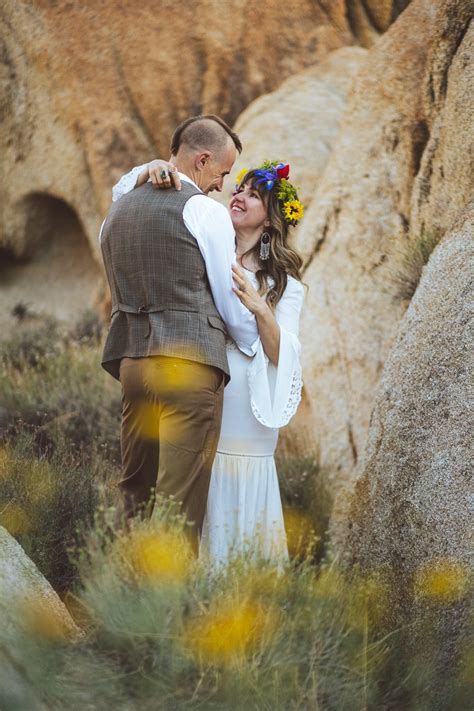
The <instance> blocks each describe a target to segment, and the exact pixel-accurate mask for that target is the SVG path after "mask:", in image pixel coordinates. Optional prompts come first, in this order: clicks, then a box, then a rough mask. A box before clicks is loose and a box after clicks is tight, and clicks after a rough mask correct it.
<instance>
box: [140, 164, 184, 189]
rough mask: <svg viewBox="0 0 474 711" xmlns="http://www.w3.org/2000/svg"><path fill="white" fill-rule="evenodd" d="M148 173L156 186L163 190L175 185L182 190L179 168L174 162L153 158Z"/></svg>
mask: <svg viewBox="0 0 474 711" xmlns="http://www.w3.org/2000/svg"><path fill="white" fill-rule="evenodd" d="M148 173H149V178H150V180H151V183H152V185H153V187H154V188H159V189H160V190H161V189H167V188H172V187H174V188H176V190H181V180H180V179H179V175H178V169H177V168H176V166H174V165H173V163H169V162H168V161H166V160H160V159H156V160H152V161H151V162H150V163H148Z"/></svg>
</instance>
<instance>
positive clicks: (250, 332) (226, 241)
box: [99, 163, 260, 356]
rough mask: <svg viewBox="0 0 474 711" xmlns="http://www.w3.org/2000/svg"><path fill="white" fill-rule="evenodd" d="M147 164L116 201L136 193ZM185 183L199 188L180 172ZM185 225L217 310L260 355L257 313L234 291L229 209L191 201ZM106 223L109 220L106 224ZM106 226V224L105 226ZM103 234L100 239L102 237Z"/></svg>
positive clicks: (121, 187) (120, 188)
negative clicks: (255, 314)
mask: <svg viewBox="0 0 474 711" xmlns="http://www.w3.org/2000/svg"><path fill="white" fill-rule="evenodd" d="M147 165H148V164H147V163H145V164H144V165H139V166H136V167H135V168H133V169H132V170H131V171H130V172H129V173H127V174H126V175H124V176H122V178H121V179H120V180H119V182H118V183H117V184H116V185H114V187H113V189H112V200H113V201H114V202H115V201H116V200H118V199H119V198H120V197H122V195H124V194H125V193H127V192H130V190H133V188H134V187H135V184H136V182H137V178H138V176H139V174H140V173H141V172H142V171H143V170H144V169H145V168H146V167H147ZM179 177H180V180H181V181H182V182H186V183H190V184H191V185H193V186H194V187H195V188H196V189H197V190H199V188H198V186H197V185H196V184H195V183H194V182H193V181H192V180H191V178H188V176H187V175H184V174H183V173H179ZM183 220H184V224H185V225H186V227H187V228H188V230H189V231H190V232H191V234H192V235H193V237H194V238H195V239H196V242H197V244H198V247H199V250H200V252H201V254H202V257H203V259H204V262H205V264H206V271H207V276H208V279H209V284H210V287H211V291H212V296H213V298H214V302H215V305H216V308H217V310H218V312H219V314H220V315H221V318H222V320H223V321H224V323H225V325H226V327H227V330H228V332H229V334H230V336H231V337H232V338H233V340H234V341H235V343H236V345H237V346H238V348H239V349H240V350H241V351H242V352H243V353H245V354H246V355H248V356H253V355H255V353H256V352H257V348H258V345H259V342H260V338H259V334H258V328H257V322H256V319H255V316H254V314H253V313H252V312H251V311H249V309H247V307H246V306H244V305H243V304H242V302H241V301H240V300H239V298H238V297H237V296H236V295H235V294H234V292H233V291H232V287H233V286H234V281H233V279H232V264H234V263H235V261H236V258H235V232H234V228H233V226H232V221H231V219H230V216H229V213H228V211H227V209H226V208H225V207H224V206H223V205H221V204H220V203H218V202H216V201H215V200H213V199H212V198H210V197H208V196H207V195H205V194H204V193H201V194H200V195H193V196H192V197H190V198H189V200H188V201H187V202H186V205H185V206H184V210H183ZM104 222H105V221H104ZM102 227H103V224H102ZM102 227H101V229H100V233H99V240H100V237H101V234H102Z"/></svg>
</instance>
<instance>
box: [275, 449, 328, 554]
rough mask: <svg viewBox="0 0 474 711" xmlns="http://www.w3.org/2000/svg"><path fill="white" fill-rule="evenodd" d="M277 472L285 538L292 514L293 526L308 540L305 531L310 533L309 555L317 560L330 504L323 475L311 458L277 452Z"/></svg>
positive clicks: (326, 528)
mask: <svg viewBox="0 0 474 711" xmlns="http://www.w3.org/2000/svg"><path fill="white" fill-rule="evenodd" d="M277 471H278V478H279V482H280V491H281V497H282V503H283V510H284V513H285V520H286V525H287V533H288V535H289V538H291V531H290V530H288V529H289V527H290V526H291V521H293V520H294V519H295V517H296V521H298V520H300V521H301V523H300V524H299V525H298V526H297V527H298V529H300V534H301V535H302V536H303V538H304V539H308V535H307V534H308V533H309V538H311V535H312V536H313V538H314V545H313V546H312V551H313V556H314V557H315V559H316V560H321V559H322V557H323V555H324V552H325V549H326V543H327V540H326V536H327V531H328V528H329V519H330V517H331V511H332V505H333V499H332V496H331V492H330V490H329V487H328V484H327V480H326V477H324V475H323V472H322V471H321V468H320V466H319V463H318V462H317V461H316V459H314V458H313V457H303V458H297V457H288V456H285V455H280V456H278V457H277ZM305 528H310V529H311V531H312V534H311V533H310V532H309V531H308V532H307V534H305V531H304V529H305ZM301 529H303V530H301ZM290 544H291V541H290ZM303 547H304V546H303ZM306 553H307V551H306Z"/></svg>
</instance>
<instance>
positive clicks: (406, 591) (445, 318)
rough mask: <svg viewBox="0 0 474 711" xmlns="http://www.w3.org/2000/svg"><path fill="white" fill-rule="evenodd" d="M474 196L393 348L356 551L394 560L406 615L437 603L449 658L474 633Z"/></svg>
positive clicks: (371, 561)
mask: <svg viewBox="0 0 474 711" xmlns="http://www.w3.org/2000/svg"><path fill="white" fill-rule="evenodd" d="M473 232H474V202H473V203H472V204H471V206H470V209H469V210H468V211H466V212H464V213H463V214H462V216H461V218H460V219H459V220H458V222H457V223H456V224H455V226H454V228H453V230H452V231H451V232H450V233H449V234H447V235H446V237H445V238H444V239H443V240H442V242H441V244H440V245H439V246H438V247H437V248H436V250H435V251H434V252H433V254H432V256H431V258H430V261H429V263H428V266H427V267H425V270H424V273H423V277H422V280H421V283H420V285H419V287H418V289H417V291H416V294H415V296H414V298H413V300H412V302H411V304H410V307H409V309H408V311H407V313H406V315H405V317H404V319H403V321H402V323H401V326H400V331H399V334H398V337H397V341H396V344H395V346H394V348H393V350H392V352H391V354H390V357H389V358H388V360H387V363H386V366H385V369H384V373H383V376H382V379H381V383H380V388H379V391H378V395H377V400H376V404H375V408H374V411H373V414H372V418H371V425H370V431H369V438H368V444H367V450H366V454H365V464H364V466H363V467H362V473H361V476H360V478H359V480H358V482H357V485H356V488H355V494H354V497H353V499H352V509H351V515H350V526H351V528H350V529H349V536H348V539H347V543H346V546H345V549H346V550H345V552H346V555H347V557H348V561H349V563H350V564H351V565H354V564H359V565H361V566H362V567H363V568H364V569H365V570H380V569H387V570H389V571H390V574H391V576H393V580H394V581H395V585H394V587H393V591H394V601H393V602H394V604H393V606H392V608H391V609H390V611H389V613H390V616H391V618H392V619H391V622H392V626H395V627H398V626H400V625H401V624H403V623H406V622H407V621H409V620H410V618H412V617H413V614H414V612H415V611H416V607H417V605H419V604H420V603H421V602H423V601H424V602H431V603H434V604H435V605H437V606H438V607H437V613H436V614H435V616H434V623H433V624H434V627H435V629H436V632H437V634H438V641H439V648H438V646H437V645H433V649H431V650H429V652H430V653H433V652H434V651H435V647H436V655H435V656H438V660H439V662H440V664H441V667H442V669H441V671H442V672H443V673H444V668H443V665H444V664H445V663H446V661H447V660H449V659H450V660H451V661H452V660H453V658H454V657H455V652H456V650H457V649H458V648H459V640H458V637H459V636H461V638H462V637H463V635H464V636H465V635H466V632H467V631H466V624H467V622H466V619H465V616H466V606H465V604H463V597H464V595H465V593H466V591H467V580H468V570H469V568H468V566H469V563H470V560H471V556H472V552H471V533H472V515H473V506H472V494H473V488H472V483H473V482H472V450H471V446H470V445H471V440H472V426H473V417H472V404H470V401H469V387H470V385H469V384H470V353H471V351H472V328H471V326H472V306H471V305H470V303H469V295H470V294H471V295H472V286H473V277H472V263H473V257H474V245H473V240H472V235H473Z"/></svg>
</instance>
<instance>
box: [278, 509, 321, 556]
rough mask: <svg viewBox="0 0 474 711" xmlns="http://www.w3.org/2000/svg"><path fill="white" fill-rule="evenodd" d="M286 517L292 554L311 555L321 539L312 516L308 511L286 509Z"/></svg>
mask: <svg viewBox="0 0 474 711" xmlns="http://www.w3.org/2000/svg"><path fill="white" fill-rule="evenodd" d="M284 519H285V530H286V538H287V543H288V552H289V554H290V556H291V557H294V556H298V555H302V554H308V555H309V554H310V553H311V551H312V550H314V547H315V545H316V543H317V542H318V540H319V537H318V536H317V535H316V532H315V529H314V523H313V521H312V519H311V516H310V515H309V514H308V513H307V512H306V511H299V510H298V509H286V510H285V511H284Z"/></svg>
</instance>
